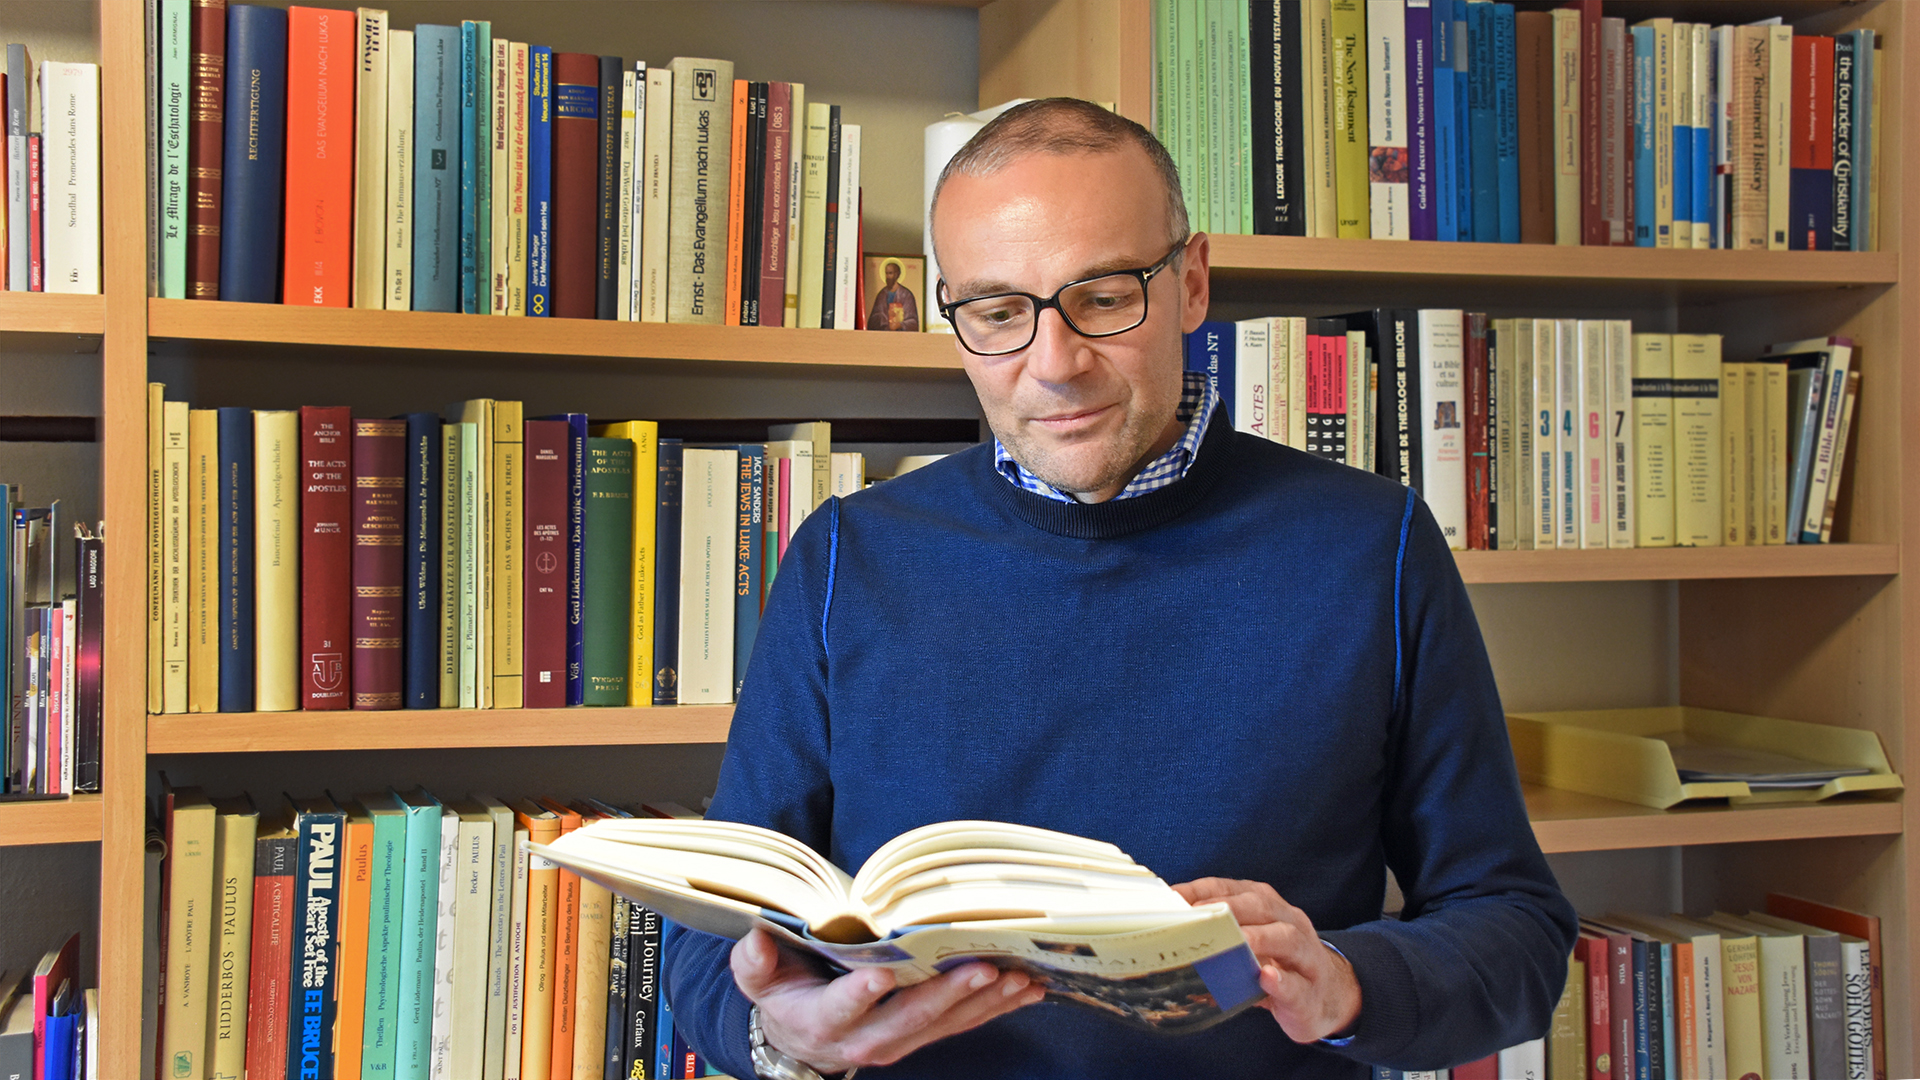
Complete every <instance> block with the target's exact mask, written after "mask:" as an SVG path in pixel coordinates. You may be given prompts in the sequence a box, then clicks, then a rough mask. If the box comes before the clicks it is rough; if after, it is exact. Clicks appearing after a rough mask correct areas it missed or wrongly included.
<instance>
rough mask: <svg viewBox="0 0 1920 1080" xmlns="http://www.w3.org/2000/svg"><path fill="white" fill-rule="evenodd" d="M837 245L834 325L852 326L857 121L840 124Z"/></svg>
mask: <svg viewBox="0 0 1920 1080" xmlns="http://www.w3.org/2000/svg"><path fill="white" fill-rule="evenodd" d="M839 230H840V233H839V246H838V247H837V248H835V254H834V264H833V328H834V329H835V330H851V329H853V326H854V308H855V307H856V306H857V305H858V304H859V303H860V300H861V297H859V296H856V295H854V294H855V293H856V292H857V291H858V290H857V288H856V287H855V284H854V282H855V280H856V279H857V275H858V274H859V270H860V125H859V124H841V125H840V221H839Z"/></svg>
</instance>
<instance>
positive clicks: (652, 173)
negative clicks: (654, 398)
mask: <svg viewBox="0 0 1920 1080" xmlns="http://www.w3.org/2000/svg"><path fill="white" fill-rule="evenodd" d="M647 103H648V104H649V105H651V106H653V107H652V108H650V109H648V110H647V127H646V137H647V141H646V145H645V147H644V148H643V149H642V157H641V159H640V160H641V161H642V162H643V163H644V164H643V166H642V168H641V171H640V183H641V184H643V185H644V186H645V189H646V197H645V198H644V199H642V200H641V215H640V275H641V277H640V321H641V322H666V321H667V185H668V183H669V182H670V181H671V180H672V170H671V169H670V168H669V164H670V163H669V160H668V159H669V155H670V154H671V152H672V148H673V71H672V70H671V69H669V68H663V67H651V68H648V69H647Z"/></svg>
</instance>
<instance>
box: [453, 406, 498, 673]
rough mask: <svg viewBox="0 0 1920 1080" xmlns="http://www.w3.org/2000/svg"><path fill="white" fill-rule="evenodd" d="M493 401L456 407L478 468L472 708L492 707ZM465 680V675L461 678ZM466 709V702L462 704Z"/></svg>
mask: <svg viewBox="0 0 1920 1080" xmlns="http://www.w3.org/2000/svg"><path fill="white" fill-rule="evenodd" d="M495 404H496V403H495V402H494V401H493V400H492V399H491V398H476V399H474V400H472V401H467V402H462V403H461V404H460V405H457V406H455V408H456V409H457V410H458V413H459V417H460V422H461V423H463V424H472V425H473V437H474V457H475V458H476V459H477V462H478V464H477V467H476V468H475V469H474V470H473V473H472V477H473V481H474V485H475V487H476V488H477V489H478V490H477V491H475V492H474V493H473V494H472V496H471V497H470V498H469V501H470V502H471V503H472V504H473V505H474V507H475V511H474V517H473V528H474V531H473V535H472V536H471V537H470V538H469V539H468V543H469V544H470V545H471V547H472V552H473V554H472V556H471V558H472V562H473V563H474V566H473V568H472V569H473V577H474V587H473V590H472V594H471V600H472V603H473V609H474V613H475V614H474V618H473V619H472V620H471V621H472V622H473V623H474V631H473V635H474V650H473V658H474V665H475V671H474V679H473V682H474V689H475V700H474V702H473V705H472V706H471V707H473V708H480V709H491V708H493V588H494V565H493V560H494V555H495V550H494V548H495V545H494V544H493V541H492V537H493V535H494V533H493V516H494V513H495V507H494V473H493V453H494V446H493V428H494V411H495V410H494V406H495ZM462 678H463V679H464V678H465V676H464V674H463V675H462ZM461 704H462V706H463V707H466V703H465V702H462V703H461Z"/></svg>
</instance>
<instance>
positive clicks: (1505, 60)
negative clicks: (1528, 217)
mask: <svg viewBox="0 0 1920 1080" xmlns="http://www.w3.org/2000/svg"><path fill="white" fill-rule="evenodd" d="M1493 117H1494V121H1493V142H1494V161H1495V168H1496V174H1495V175H1496V177H1497V183H1498V186H1499V192H1500V242H1501V243H1503V244H1517V243H1519V242H1520V116H1519V106H1518V105H1517V104H1516V103H1515V98H1514V24H1513V5H1512V4H1495V5H1493Z"/></svg>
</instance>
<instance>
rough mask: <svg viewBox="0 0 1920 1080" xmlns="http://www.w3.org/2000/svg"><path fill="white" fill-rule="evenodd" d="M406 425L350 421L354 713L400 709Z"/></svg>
mask: <svg viewBox="0 0 1920 1080" xmlns="http://www.w3.org/2000/svg"><path fill="white" fill-rule="evenodd" d="M406 494H407V422H406V421H405V420H355V421H354V422H353V707H354V708H356V709H397V708H399V707H400V657H401V650H400V639H401V626H402V619H403V615H402V609H403V607H404V604H403V601H402V596H403V594H404V592H405V589H404V588H403V582H404V578H405V565H406V547H405V544H406V521H407V506H406V501H407V500H406Z"/></svg>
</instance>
